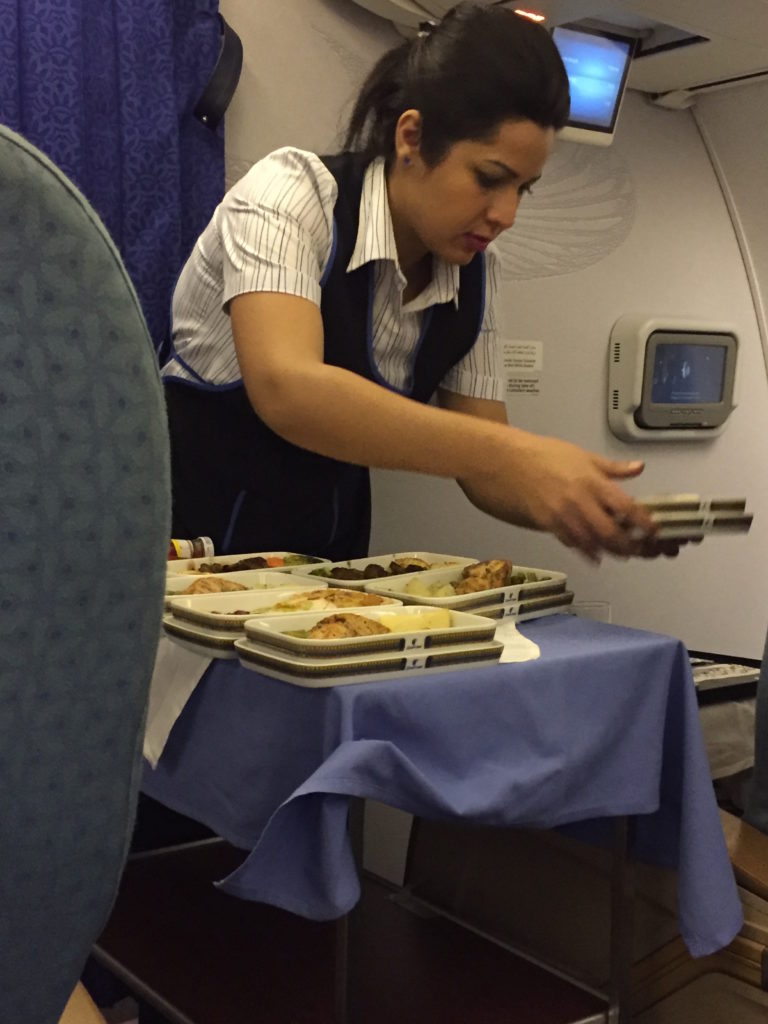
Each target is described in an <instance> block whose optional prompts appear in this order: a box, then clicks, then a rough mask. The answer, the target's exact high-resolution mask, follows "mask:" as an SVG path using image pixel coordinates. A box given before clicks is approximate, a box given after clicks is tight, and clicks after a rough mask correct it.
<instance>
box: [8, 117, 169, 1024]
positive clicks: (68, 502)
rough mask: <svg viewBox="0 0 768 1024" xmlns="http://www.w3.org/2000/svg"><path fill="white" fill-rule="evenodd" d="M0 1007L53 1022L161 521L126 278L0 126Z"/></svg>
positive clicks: (148, 388) (111, 863)
mask: <svg viewBox="0 0 768 1024" xmlns="http://www.w3.org/2000/svg"><path fill="white" fill-rule="evenodd" d="M0 181H1V182H2V187H0V238H1V239H2V254H3V255H2V260H0V546H1V547H2V557H1V558H0V1022H2V1024H55V1022H56V1021H58V1019H59V1016H60V1014H61V1012H62V1010H63V1008H64V1004H65V1002H66V1000H67V997H68V995H69V993H70V992H71V991H72V989H73V987H74V985H75V982H76V980H77V978H78V976H79V974H80V971H81V970H82V967H83V964H84V962H85V959H86V957H87V955H88V952H89V949H90V947H91V945H92V943H93V942H94V941H95V939H96V938H97V937H98V935H99V933H100V931H101V929H102V928H103V925H104V923H105V921H106V918H107V915H108V913H109V910H110V908H111V904H112V901H113V899H114V895H115V892H116V887H117V883H118V879H119V876H120V872H121V870H122V866H123V862H124V859H125V855H126V852H127V845H128V842H129V838H130V829H131V824H132V816H133V812H134V808H135V800H136V793H137V779H138V777H137V769H138V765H139V753H140V742H141V739H142V734H143V724H144V717H145V713H146V703H147V695H148V688H149V680H150V676H151V672H152V666H153V663H154V656H155V651H156V647H157V637H158V633H159V628H160V621H161V612H162V602H163V592H164V582H165V564H166V563H165V559H166V556H167V545H168V537H169V527H170V482H169V457H168V440H167V426H166V422H165V408H164V404H163V397H162V388H161V385H160V380H159V373H158V370H157V365H156V360H155V353H154V350H153V348H152V344H151V340H150V337H149V334H148V332H147V328H146V324H145V322H144V320H143V317H142V314H141V309H140V306H139V302H138V299H137V296H136V293H135V291H134V289H133V287H132V286H131V283H130V280H129V278H128V276H127V274H126V273H125V270H124V268H123V266H122V264H121V261H120V257H119V255H118V253H117V250H116V249H115V247H114V245H113V244H112V242H111V241H110V239H109V236H108V235H107V232H106V231H105V230H104V227H103V226H102V224H101V223H100V222H99V220H98V218H97V216H96V215H95V213H94V211H93V210H92V208H91V207H90V206H89V205H88V204H87V202H86V201H85V200H84V199H83V197H82V195H80V194H79V193H78V192H77V191H76V190H75V189H74V187H73V186H72V185H71V183H70V182H68V181H67V179H66V178H64V177H63V175H61V174H60V173H59V172H58V171H57V170H56V169H55V168H54V167H53V166H52V165H51V164H50V162H49V161H48V160H47V159H46V158H45V157H44V156H43V155H42V154H41V153H39V152H38V151H37V150H35V149H33V148H32V147H31V146H30V145H29V144H28V143H26V142H25V141H24V140H23V139H21V138H20V137H19V136H17V135H15V134H14V133H12V132H10V131H8V130H7V129H5V128H0Z"/></svg>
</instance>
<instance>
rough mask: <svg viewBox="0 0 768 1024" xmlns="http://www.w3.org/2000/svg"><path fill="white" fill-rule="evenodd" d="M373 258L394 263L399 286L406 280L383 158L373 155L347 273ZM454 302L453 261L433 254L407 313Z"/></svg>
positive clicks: (456, 276)
mask: <svg viewBox="0 0 768 1024" xmlns="http://www.w3.org/2000/svg"><path fill="white" fill-rule="evenodd" d="M374 260H388V261H389V262H391V263H392V264H394V268H395V272H396V274H397V275H398V277H399V279H400V280H401V283H402V287H403V288H404V287H405V284H406V281H405V276H404V275H403V272H402V270H401V269H400V262H399V260H398V258H397V245H396V243H395V229H394V227H393V225H392V213H391V211H390V209H389V197H388V195H387V178H386V173H385V161H384V157H381V156H380V157H376V159H375V160H372V161H371V163H370V164H368V166H367V167H366V169H365V176H364V178H363V192H362V196H361V197H360V216H359V219H358V225H357V240H356V241H355V248H354V250H353V252H352V258H351V259H350V261H349V263H348V264H347V273H350V272H351V271H353V270H357V269H358V268H359V267H362V266H363V265H364V264H365V263H370V262H372V261H374ZM451 301H452V302H453V304H454V306H455V307H456V308H457V309H458V305H459V268H458V266H456V264H454V263H447V262H446V261H445V260H442V259H440V258H439V257H435V258H434V259H433V261H432V280H431V281H430V282H429V284H428V285H427V287H426V288H425V289H424V291H423V292H422V293H421V294H420V295H418V296H417V297H416V298H415V299H413V300H412V301H411V302H409V303H408V304H407V309H408V310H409V311H410V312H417V311H418V310H420V309H425V308H426V307H427V306H433V305H435V304H436V303H443V302H451Z"/></svg>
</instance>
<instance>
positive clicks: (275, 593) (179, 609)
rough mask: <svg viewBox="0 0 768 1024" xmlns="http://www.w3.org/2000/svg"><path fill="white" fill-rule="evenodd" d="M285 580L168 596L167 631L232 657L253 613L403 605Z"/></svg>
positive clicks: (292, 615)
mask: <svg viewBox="0 0 768 1024" xmlns="http://www.w3.org/2000/svg"><path fill="white" fill-rule="evenodd" d="M283 575H284V574H282V573H274V574H273V576H283ZM288 579H289V583H290V586H289V587H288V588H286V587H284V586H282V587H270V588H269V590H268V591H264V590H261V591H254V590H238V591H236V592H234V593H231V592H230V593H224V594H193V595H190V596H188V597H172V598H171V599H170V600H169V606H168V611H167V612H166V614H165V616H164V617H163V627H164V629H165V632H166V634H167V635H168V636H170V637H171V638H172V639H174V640H175V641H177V642H179V643H181V644H183V645H184V646H187V647H191V648H192V649H193V650H195V651H197V652H199V653H201V654H205V655H207V656H208V657H214V658H236V657H237V652H236V650H235V641H236V640H239V639H243V638H244V637H245V631H244V627H245V623H246V622H247V621H248V620H249V619H252V618H253V617H254V616H256V615H258V616H259V618H260V619H261V620H263V621H271V620H272V619H273V618H274V619H278V620H283V619H286V620H289V621H291V620H293V619H296V618H297V617H298V618H302V617H303V616H304V615H305V614H306V613H307V612H317V613H321V617H322V615H329V614H332V613H333V612H339V611H342V610H343V611H351V610H355V611H358V612H359V613H360V614H361V615H364V614H366V612H367V610H368V607H367V606H366V607H362V605H363V604H364V602H376V604H375V606H374V607H376V608H379V607H382V606H385V605H386V606H393V607H399V606H400V604H401V602H400V601H399V600H397V599H396V598H391V597H383V596H381V595H379V594H361V593H360V592H359V591H353V590H341V589H337V588H333V589H331V588H329V587H328V586H327V585H326V584H325V583H323V582H318V583H312V584H308V583H302V582H301V581H299V580H296V579H295V577H294V578H291V577H288ZM297 628H300V627H297Z"/></svg>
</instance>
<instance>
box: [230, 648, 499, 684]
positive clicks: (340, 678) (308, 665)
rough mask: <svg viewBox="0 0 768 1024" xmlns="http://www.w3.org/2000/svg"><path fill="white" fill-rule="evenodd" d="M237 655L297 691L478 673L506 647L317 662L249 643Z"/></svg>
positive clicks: (438, 650)
mask: <svg viewBox="0 0 768 1024" xmlns="http://www.w3.org/2000/svg"><path fill="white" fill-rule="evenodd" d="M235 650H236V651H237V655H238V657H239V658H240V662H241V664H242V665H244V666H245V667H246V668H250V669H253V670H254V671H255V672H259V673H261V674H262V675H265V676H271V677H272V678H274V679H280V680H282V681H283V682H285V683H291V684H293V685H294V686H305V687H315V688H319V687H330V686H346V685H349V684H350V683H368V682H377V681H383V680H387V679H399V680H407V679H414V678H420V677H421V676H427V675H437V674H439V673H443V672H449V671H452V670H457V669H468V668H470V669H472V671H473V672H474V671H475V670H477V669H480V668H482V667H483V666H484V665H495V664H496V663H497V662H498V660H499V658H500V656H501V652H502V651H503V650H504V645H503V644H501V643H499V642H498V641H495V640H491V641H487V642H486V643H477V644H469V645H462V644H457V645H455V646H451V647H440V648H437V649H434V650H424V649H421V650H416V651H407V652H401V653H399V654H393V653H387V654H378V655H371V656H358V657H356V658H348V657H347V658H318V659H313V658H294V657H292V656H291V655H289V654H286V653H284V652H278V651H274V650H270V649H268V648H264V647H262V646H261V645H260V644H253V643H251V641H249V640H236V641H235Z"/></svg>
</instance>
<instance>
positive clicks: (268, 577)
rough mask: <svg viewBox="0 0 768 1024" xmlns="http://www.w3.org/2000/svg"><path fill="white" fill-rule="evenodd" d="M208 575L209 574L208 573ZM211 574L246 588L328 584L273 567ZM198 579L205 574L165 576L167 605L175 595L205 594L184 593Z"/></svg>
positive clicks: (267, 588) (322, 586) (319, 586)
mask: <svg viewBox="0 0 768 1024" xmlns="http://www.w3.org/2000/svg"><path fill="white" fill-rule="evenodd" d="M206 575H208V574H206ZM210 575H212V576H215V577H216V579H219V578H220V579H223V580H227V581H228V582H229V583H241V584H242V585H243V586H244V587H245V589H246V590H255V591H259V590H274V589H281V590H304V589H306V590H312V589H315V590H322V589H323V588H324V587H327V586H328V584H327V583H325V582H323V581H322V580H319V581H316V582H313V583H310V582H309V581H304V580H301V579H297V578H296V576H293V575H291V573H288V572H275V571H273V570H272V569H246V570H245V571H244V572H227V573H222V574H221V576H218V575H217V574H216V573H211V574H210ZM196 579H203V576H166V578H165V607H166V608H170V602H171V599H172V598H174V597H179V596H184V597H187V596H189V597H197V596H203V595H196V594H189V595H187V594H184V593H183V591H185V590H186V589H187V587H189V586H191V585H192V584H193V583H194V582H195V580H196ZM223 593H230V594H232V593H234V594H244V593H245V591H244V590H235V591H224V592H223Z"/></svg>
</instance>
